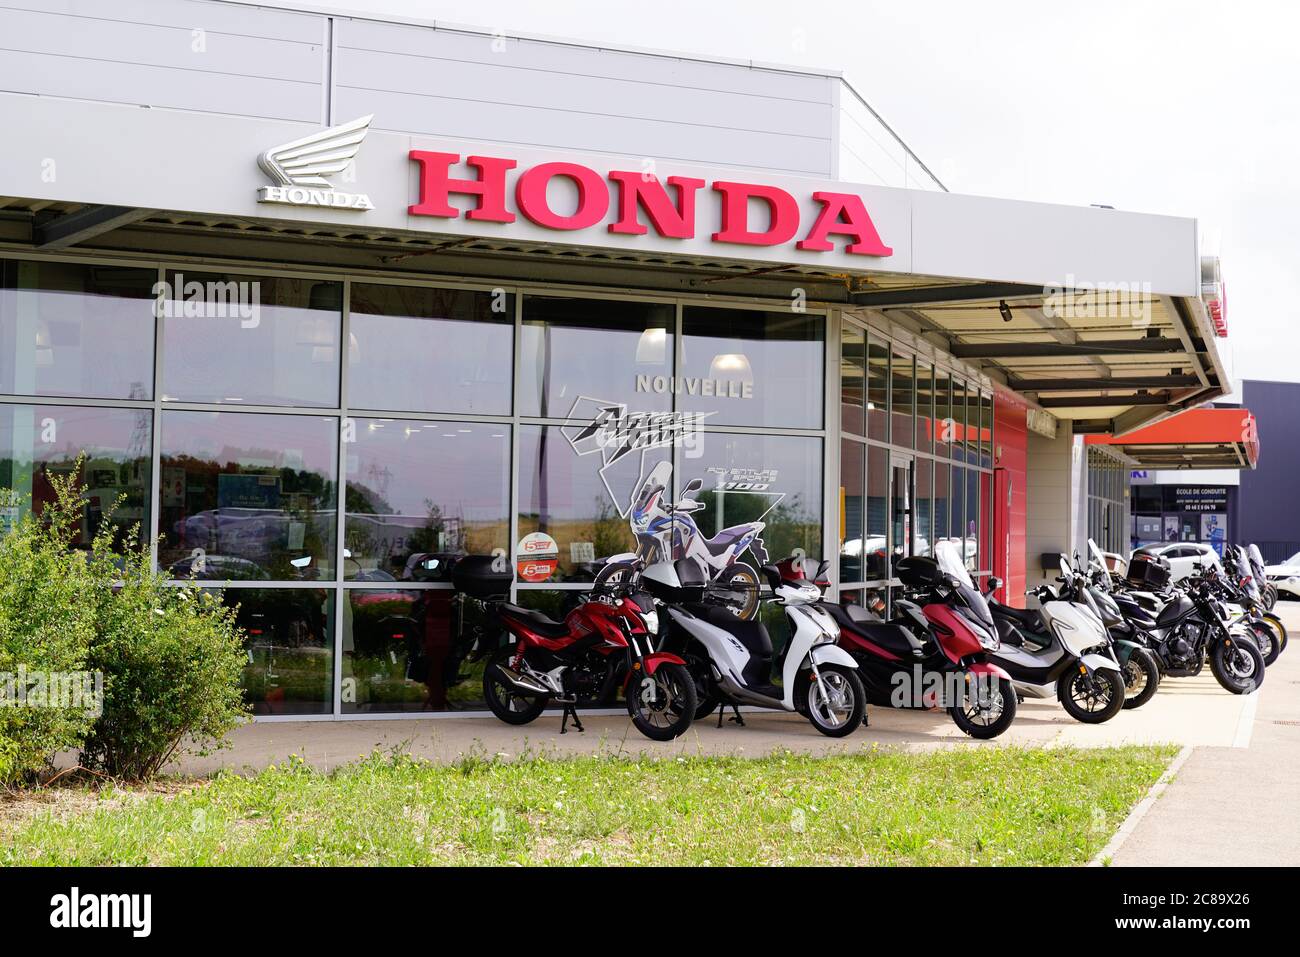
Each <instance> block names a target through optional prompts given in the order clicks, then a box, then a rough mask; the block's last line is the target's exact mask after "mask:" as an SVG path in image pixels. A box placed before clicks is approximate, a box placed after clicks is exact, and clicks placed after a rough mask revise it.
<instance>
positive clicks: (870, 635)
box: [853, 621, 925, 658]
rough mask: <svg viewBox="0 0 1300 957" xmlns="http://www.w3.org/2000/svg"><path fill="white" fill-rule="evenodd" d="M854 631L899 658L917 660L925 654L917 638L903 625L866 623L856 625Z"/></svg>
mask: <svg viewBox="0 0 1300 957" xmlns="http://www.w3.org/2000/svg"><path fill="white" fill-rule="evenodd" d="M853 630H854V631H857V632H859V633H860V634H861V635H862V637H864V638H866V639H867V641H869V642H871V643H872V644H874V645H879V646H880V647H881V648H884V649H885V650H886V651H888V652H889V653H890V654H891V655H896V656H898V657H899V658H915V657H919V656H921V655H922V654H924V652H925V649H924V647H923V646H922V645H921V643H920V642H919V641H917V640H916V637H915V636H914V635H913V634H912V633H911V632H910V631H908V630H907V629H906V628H904V627H903V626H902V625H892V624H890V623H889V622H883V621H882V622H872V621H864V622H860V623H857V624H855V625H854V626H853Z"/></svg>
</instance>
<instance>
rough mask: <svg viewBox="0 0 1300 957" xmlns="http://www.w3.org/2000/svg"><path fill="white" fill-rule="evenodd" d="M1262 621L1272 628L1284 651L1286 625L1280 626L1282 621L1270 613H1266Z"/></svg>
mask: <svg viewBox="0 0 1300 957" xmlns="http://www.w3.org/2000/svg"><path fill="white" fill-rule="evenodd" d="M1264 620H1265V621H1266V622H1268V623H1269V624H1270V625H1272V626H1273V630H1274V631H1275V632H1277V636H1278V638H1280V639H1282V650H1283V651H1286V625H1284V624H1282V619H1281V618H1279V617H1278V616H1277V615H1275V614H1273V613H1272V612H1266V613H1265V615H1264Z"/></svg>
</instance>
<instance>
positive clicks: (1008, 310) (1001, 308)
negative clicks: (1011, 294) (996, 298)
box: [998, 299, 1015, 322]
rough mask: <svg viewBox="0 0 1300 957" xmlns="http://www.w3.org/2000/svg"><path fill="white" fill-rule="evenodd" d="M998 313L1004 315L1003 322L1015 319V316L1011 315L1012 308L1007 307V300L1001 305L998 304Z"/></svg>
mask: <svg viewBox="0 0 1300 957" xmlns="http://www.w3.org/2000/svg"><path fill="white" fill-rule="evenodd" d="M998 312H1000V313H1002V321H1003V322H1010V321H1011V320H1012V319H1014V318H1015V316H1014V315H1012V313H1011V307H1010V306H1008V305H1007V301H1006V300H1005V299H1003V300H1002V301H1001V302H1000V303H998Z"/></svg>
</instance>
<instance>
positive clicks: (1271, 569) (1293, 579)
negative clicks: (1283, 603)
mask: <svg viewBox="0 0 1300 957" xmlns="http://www.w3.org/2000/svg"><path fill="white" fill-rule="evenodd" d="M1264 574H1265V575H1267V576H1268V580H1269V582H1270V583H1271V584H1272V585H1273V586H1274V587H1275V588H1276V589H1277V593H1278V596H1279V597H1281V598H1300V552H1296V553H1295V554H1294V555H1292V556H1291V557H1290V558H1288V559H1287V560H1286V561H1284V562H1282V563H1281V564H1279V565H1269V566H1268V567H1267V568H1265V569H1264Z"/></svg>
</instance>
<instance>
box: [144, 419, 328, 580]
mask: <svg viewBox="0 0 1300 957" xmlns="http://www.w3.org/2000/svg"><path fill="white" fill-rule="evenodd" d="M338 429H339V426H338V420H337V419H334V418H329V417H326V416H309V415H279V414H273V413H260V414H259V413H247V412H188V411H179V410H170V411H167V412H164V413H163V421H162V465H161V467H162V507H161V519H162V521H161V523H160V526H159V532H160V534H161V536H162V541H161V542H160V543H159V546H158V562H159V565H160V567H162V568H163V569H164V570H165V571H167V572H168V573H170V574H171V575H172V576H173V577H175V578H189V577H191V576H193V577H195V578H199V579H205V580H209V581H213V580H215V581H236V580H279V581H323V580H328V579H331V578H333V577H334V545H335V538H336V536H335V530H336V529H335V516H336V513H335V508H336V507H337V506H336V488H337V477H336V472H337V471H338V469H337V462H338V458H337V454H338V453H337V448H338V446H337V444H336V443H337V438H338Z"/></svg>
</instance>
